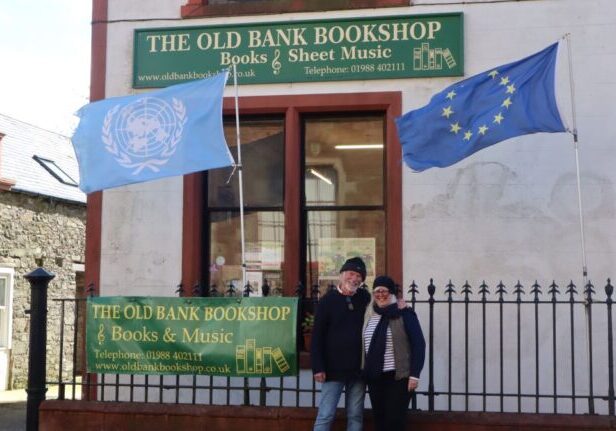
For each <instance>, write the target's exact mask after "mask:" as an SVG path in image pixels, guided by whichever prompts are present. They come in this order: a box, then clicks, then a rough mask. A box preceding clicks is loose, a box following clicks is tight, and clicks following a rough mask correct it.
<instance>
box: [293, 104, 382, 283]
mask: <svg viewBox="0 0 616 431" xmlns="http://www.w3.org/2000/svg"><path fill="white" fill-rule="evenodd" d="M384 123H385V120H384V118H383V114H379V113H377V114H372V115H363V114H362V115H351V116H349V115H344V116H339V117H332V116H331V115H328V116H322V117H316V118H315V117H307V118H305V119H304V121H303V130H304V163H305V170H304V190H305V203H304V206H303V211H304V213H305V217H304V220H305V221H306V227H305V230H306V271H305V275H306V278H305V283H306V284H307V285H309V286H314V285H318V286H319V291H320V292H321V293H324V292H325V291H326V290H327V288H328V286H329V285H331V284H335V283H336V282H337V280H338V277H339V272H338V271H339V269H340V266H341V265H342V264H343V263H344V261H345V260H346V259H347V258H349V257H353V256H360V257H362V259H363V260H364V262H366V268H367V275H368V277H367V280H366V282H367V283H368V284H370V283H371V281H372V280H373V279H374V276H375V275H376V274H377V273H383V272H384V271H385V243H384V238H385V228H384V224H385V218H384V214H385V212H384V205H383V203H384V199H383V164H384V157H383V155H384V130H385V128H384Z"/></svg>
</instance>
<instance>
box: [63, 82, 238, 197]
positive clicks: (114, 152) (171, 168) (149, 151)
mask: <svg viewBox="0 0 616 431" xmlns="http://www.w3.org/2000/svg"><path fill="white" fill-rule="evenodd" d="M227 76H228V72H223V73H220V74H218V75H215V76H213V77H211V78H207V79H201V80H198V81H193V82H189V83H186V84H179V85H174V86H171V87H167V88H165V89H163V90H158V91H152V92H149V93H144V94H139V95H136V96H127V97H114V98H110V99H105V100H101V101H98V102H94V103H90V104H88V105H86V106H84V107H83V108H81V109H80V110H79V111H78V112H77V114H76V115H77V116H78V117H79V118H80V120H79V125H78V126H77V129H76V130H75V133H74V134H73V138H72V141H73V147H74V148H75V153H76V154H77V161H78V163H79V175H80V184H79V188H80V189H81V190H83V191H84V192H85V193H90V192H93V191H97V190H103V189H107V188H110V187H116V186H121V185H125V184H132V183H138V182H142V181H148V180H153V179H157V178H163V177H169V176H174V175H184V174H188V173H191V172H197V171H203V170H207V169H213V168H220V167H224V166H230V165H232V164H233V157H232V156H231V153H230V152H229V148H228V147H227V143H226V141H225V136H224V132H223V126H222V98H223V92H224V88H225V84H226V82H227Z"/></svg>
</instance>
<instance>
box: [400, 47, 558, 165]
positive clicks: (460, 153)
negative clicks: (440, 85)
mask: <svg viewBox="0 0 616 431" xmlns="http://www.w3.org/2000/svg"><path fill="white" fill-rule="evenodd" d="M557 52H558V43H555V44H553V45H551V46H549V47H547V48H546V49H544V50H543V51H541V52H538V53H536V54H533V55H531V56H530V57H526V58H524V59H522V60H519V61H516V62H514V63H509V64H506V65H504V66H500V67H497V68H495V69H492V70H489V71H487V72H484V73H481V74H479V75H475V76H472V77H470V78H468V79H465V80H464V81H460V82H458V83H456V84H453V85H451V86H449V87H447V88H446V89H445V90H443V91H441V92H440V93H438V94H436V95H434V96H433V97H432V99H431V100H430V103H429V104H428V105H426V106H424V107H423V108H420V109H417V110H414V111H410V112H407V113H406V114H404V115H403V116H401V117H399V118H397V119H396V124H397V126H398V135H399V137H400V142H401V143H402V152H403V155H404V161H405V162H406V164H407V165H408V166H409V167H410V168H411V169H413V170H415V171H423V170H425V169H428V168H432V167H435V166H438V167H445V166H450V165H453V164H454V163H456V162H458V161H460V160H462V159H464V158H465V157H468V156H470V155H471V154H473V153H475V152H476V151H479V150H481V149H483V148H485V147H488V146H490V145H494V144H496V143H498V142H501V141H504V140H505V139H509V138H512V137H514V136H520V135H526V134H529V133H537V132H565V131H566V129H565V126H564V125H563V122H562V120H561V117H560V114H559V112H558V107H557V105H556V99H555V96H554V69H555V63H556V54H557Z"/></svg>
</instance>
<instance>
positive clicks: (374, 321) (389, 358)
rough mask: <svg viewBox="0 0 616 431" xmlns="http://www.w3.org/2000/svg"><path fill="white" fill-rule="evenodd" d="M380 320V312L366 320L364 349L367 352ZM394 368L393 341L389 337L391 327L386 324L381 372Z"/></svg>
mask: <svg viewBox="0 0 616 431" xmlns="http://www.w3.org/2000/svg"><path fill="white" fill-rule="evenodd" d="M380 320H381V315H380V314H373V315H372V316H371V317H370V320H368V324H367V325H366V329H364V351H365V352H366V353H368V349H369V348H370V341H372V335H374V330H375V329H376V325H378V323H379V321H380ZM395 369H396V366H395V363H394V343H393V339H392V337H391V328H390V327H389V326H387V338H386V339H385V358H384V360H383V372H385V371H394V370H395Z"/></svg>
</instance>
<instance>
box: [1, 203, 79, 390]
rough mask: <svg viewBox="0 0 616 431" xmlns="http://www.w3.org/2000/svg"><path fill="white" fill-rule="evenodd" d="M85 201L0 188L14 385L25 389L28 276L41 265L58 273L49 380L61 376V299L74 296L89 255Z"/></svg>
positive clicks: (51, 309)
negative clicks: (11, 273)
mask: <svg viewBox="0 0 616 431" xmlns="http://www.w3.org/2000/svg"><path fill="white" fill-rule="evenodd" d="M85 221H86V207H85V205H84V204H77V203H68V202H63V201H57V200H55V199H52V198H48V197H41V196H32V195H27V194H22V193H15V192H0V266H5V267H13V268H14V270H15V279H14V284H13V334H12V337H13V345H12V351H11V361H10V363H11V365H10V368H11V369H10V370H9V375H10V378H9V388H12V389H19V388H25V387H26V384H27V380H28V338H29V331H30V325H29V315H27V314H26V310H28V309H29V308H30V285H29V283H28V282H27V281H26V279H24V277H23V276H24V275H25V274H27V273H29V272H30V271H32V270H33V269H35V268H37V267H39V266H41V267H43V268H45V269H46V270H48V271H51V272H52V273H54V274H55V275H56V276H55V278H54V279H53V280H52V281H51V283H50V284H49V289H48V298H49V299H48V307H47V308H48V328H47V379H48V380H49V381H57V380H58V377H59V375H58V368H59V360H60V354H59V353H60V351H59V349H60V313H61V303H60V302H58V301H54V300H53V299H54V298H75V296H76V283H75V280H76V272H78V271H80V270H81V271H83V263H84V255H85ZM74 307H75V304H74V303H73V302H68V303H66V306H65V315H64V321H65V322H68V324H67V325H65V327H64V331H65V332H64V352H65V357H64V358H63V365H62V368H63V375H64V377H63V378H65V377H67V376H71V375H72V372H73V364H72V340H73V330H74V324H73V321H74Z"/></svg>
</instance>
